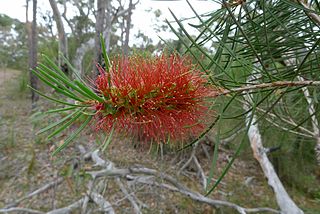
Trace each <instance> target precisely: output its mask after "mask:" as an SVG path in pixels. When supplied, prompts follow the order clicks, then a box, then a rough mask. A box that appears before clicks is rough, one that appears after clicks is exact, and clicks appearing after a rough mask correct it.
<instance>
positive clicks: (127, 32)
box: [123, 0, 133, 56]
mask: <svg viewBox="0 0 320 214" xmlns="http://www.w3.org/2000/svg"><path fill="white" fill-rule="evenodd" d="M132 9H133V4H132V0H130V1H129V8H128V15H127V18H126V29H125V40H124V45H123V54H124V55H125V56H127V55H128V54H129V36H130V27H131V15H132Z"/></svg>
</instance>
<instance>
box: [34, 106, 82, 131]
mask: <svg viewBox="0 0 320 214" xmlns="http://www.w3.org/2000/svg"><path fill="white" fill-rule="evenodd" d="M83 109H84V108H80V109H78V110H77V111H75V112H73V113H71V114H69V115H67V116H66V117H64V118H62V119H61V120H58V121H57V122H54V123H52V124H50V125H49V126H47V127H45V128H43V129H41V130H39V131H38V132H37V133H36V134H37V135H39V134H42V133H44V132H46V131H48V130H50V129H52V128H54V127H56V126H58V125H60V124H62V123H64V122H65V121H66V120H68V119H69V118H71V117H73V116H74V115H76V114H78V113H79V112H81V111H82V110H83Z"/></svg>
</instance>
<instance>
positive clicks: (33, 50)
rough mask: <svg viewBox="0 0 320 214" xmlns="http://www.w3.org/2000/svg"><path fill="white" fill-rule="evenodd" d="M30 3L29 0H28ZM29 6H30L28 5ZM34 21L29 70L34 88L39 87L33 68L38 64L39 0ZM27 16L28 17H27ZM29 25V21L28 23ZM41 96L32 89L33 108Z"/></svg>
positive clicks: (34, 2) (35, 4) (34, 0)
mask: <svg viewBox="0 0 320 214" xmlns="http://www.w3.org/2000/svg"><path fill="white" fill-rule="evenodd" d="M27 4H28V1H27ZM27 8H28V6H27ZM32 10H33V21H32V27H31V35H30V34H29V38H30V36H31V38H30V40H29V41H30V46H29V72H30V85H31V87H32V88H34V89H37V88H38V78H37V77H36V76H35V75H34V74H33V72H32V69H35V67H36V66H37V0H33V9H32ZM26 18H27V17H26ZM27 21H28V20H27ZM27 25H28V23H27ZM38 99H39V96H38V94H37V93H35V92H34V91H33V90H31V102H32V108H34V107H35V106H36V102H37V101H38Z"/></svg>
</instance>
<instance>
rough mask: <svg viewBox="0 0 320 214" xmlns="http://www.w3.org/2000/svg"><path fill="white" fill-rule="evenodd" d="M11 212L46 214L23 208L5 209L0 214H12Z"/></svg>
mask: <svg viewBox="0 0 320 214" xmlns="http://www.w3.org/2000/svg"><path fill="white" fill-rule="evenodd" d="M10 212H14V213H17V212H23V213H29V214H45V213H44V212H41V211H38V210H33V209H28V208H22V207H12V208H4V209H0V213H10Z"/></svg>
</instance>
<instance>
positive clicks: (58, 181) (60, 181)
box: [5, 178, 64, 208]
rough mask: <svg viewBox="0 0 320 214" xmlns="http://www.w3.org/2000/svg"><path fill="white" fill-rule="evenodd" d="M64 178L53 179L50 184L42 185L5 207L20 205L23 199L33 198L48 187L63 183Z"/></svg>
mask: <svg viewBox="0 0 320 214" xmlns="http://www.w3.org/2000/svg"><path fill="white" fill-rule="evenodd" d="M63 180H64V179H63V178H58V179H57V180H55V181H52V182H51V183H48V184H46V185H44V186H42V187H41V188H39V189H37V190H35V191H33V192H31V193H29V194H28V195H26V196H23V197H22V198H20V199H18V200H16V201H15V202H13V203H11V204H9V205H7V206H6V207H5V208H10V207H15V206H17V205H19V204H20V203H21V202H22V201H24V200H26V199H29V198H31V197H33V196H35V195H38V194H40V193H42V192H45V191H47V190H48V189H50V188H52V187H55V186H57V185H59V184H61V183H62V182H63Z"/></svg>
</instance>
